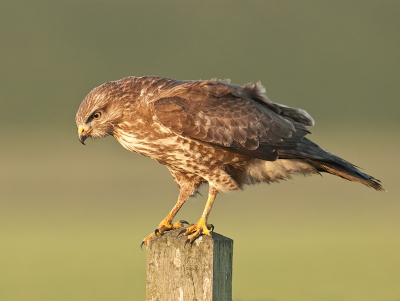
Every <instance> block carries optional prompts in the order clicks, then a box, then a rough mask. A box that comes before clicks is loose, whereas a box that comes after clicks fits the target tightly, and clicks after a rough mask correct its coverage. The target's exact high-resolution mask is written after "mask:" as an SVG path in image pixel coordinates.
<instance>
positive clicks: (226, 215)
mask: <svg viewBox="0 0 400 301" xmlns="http://www.w3.org/2000/svg"><path fill="white" fill-rule="evenodd" d="M0 22H1V27H0V37H1V47H0V68H1V72H0V76H1V79H0V80H1V89H0V102H1V107H0V124H1V129H2V133H3V134H2V137H3V138H2V142H1V156H0V164H1V173H0V177H1V181H0V185H1V186H0V299H1V300H7V301H11V300H12V301H24V300H30V301H34V300H40V301H43V300H60V301H62V300H85V301H86V300H144V299H145V261H146V251H141V250H140V248H139V244H140V242H141V240H142V238H143V237H145V236H146V235H148V234H149V233H150V232H151V231H152V230H153V229H155V227H156V226H157V225H158V223H159V221H160V220H161V219H162V218H163V217H164V216H165V215H166V214H167V213H168V212H169V210H170V209H171V208H172V206H173V204H174V203H175V200H176V198H177V194H178V190H177V187H176V185H175V183H174V182H173V180H172V177H171V176H170V175H169V173H168V171H167V170H166V168H165V167H163V166H161V165H159V164H158V163H156V162H153V161H151V160H150V159H147V158H145V157H141V156H139V155H135V154H131V153H129V152H128V151H126V150H124V149H123V148H122V147H121V146H120V145H119V144H118V143H117V142H116V141H115V140H114V139H113V138H107V139H101V140H96V141H88V143H87V146H86V147H84V146H82V145H81V144H80V143H79V142H78V139H77V130H76V126H75V122H74V118H75V112H76V110H77V108H78V106H79V104H80V102H81V101H82V99H83V98H84V97H85V95H86V94H87V93H88V92H89V91H90V90H91V89H92V88H94V87H95V86H98V85H100V84H102V83H104V82H106V81H110V80H116V79H119V78H122V77H125V76H129V75H136V76H142V75H159V76H165V77H171V78H177V79H209V78H212V77H218V78H230V79H231V80H232V82H233V83H236V84H244V83H247V82H256V81H258V80H261V81H262V82H263V84H264V85H265V86H266V89H267V95H268V96H269V98H270V99H271V100H273V101H276V102H279V103H284V104H286V105H289V106H294V107H300V108H303V109H306V110H307V111H308V112H309V113H310V114H311V115H312V116H313V117H314V119H315V120H316V126H315V127H314V128H312V129H311V130H312V131H313V135H312V136H311V137H310V138H311V139H312V140H314V141H315V142H317V143H318V144H320V145H321V146H322V147H323V148H325V149H328V150H329V151H331V152H333V153H335V154H337V155H339V156H341V157H343V158H345V159H347V160H349V161H351V162H353V163H355V164H357V165H359V166H361V167H363V168H365V171H366V172H367V173H369V174H371V175H373V176H375V177H377V178H379V179H381V180H382V182H383V184H384V186H385V188H386V189H387V190H388V192H387V193H379V192H375V191H374V190H372V189H368V188H366V187H364V186H362V185H359V184H355V183H350V182H347V181H344V180H341V179H339V178H336V177H333V176H329V175H324V176H323V177H319V176H314V177H310V178H307V179H305V178H302V177H297V178H295V179H293V180H290V181H287V182H285V183H280V184H273V185H266V184H264V185H259V186H256V187H249V188H248V189H246V190H245V191H244V192H237V193H231V194H229V195H228V194H224V195H219V197H218V199H217V202H216V204H215V206H214V209H213V211H212V213H211V216H210V222H212V223H213V224H214V225H215V226H216V231H217V232H218V233H221V234H223V235H225V236H228V237H231V238H232V239H234V242H235V250H234V274H233V277H234V285H233V286H234V288H233V290H234V291H233V296H234V300H235V301H240V300H241V301H256V300H257V301H260V300H282V301H289V300H300V301H301V300H308V301H310V300H311V301H313V300H315V301H317V300H326V301H331V300H332V301H334V300H335V301H336V300H355V301H358V300H365V301H373V300H382V301H383V300H384V301H391V300H399V299H400V272H399V271H400V219H399V213H400V202H399V200H400V188H399V184H398V183H397V180H398V177H399V174H398V170H399V167H400V164H399V156H398V149H399V147H400V139H399V137H400V135H399V128H400V127H399V126H400V122H399V119H398V115H399V113H400V106H399V95H400V81H399V78H400V2H399V1H202V2H201V3H200V2H194V1H185V2H183V1H2V3H1V9H0ZM202 192H203V193H202V194H203V196H204V195H206V190H205V189H203V190H202ZM204 204H205V197H201V196H198V197H197V198H196V199H191V200H189V201H188V202H187V204H186V205H185V206H184V208H183V209H182V211H181V212H180V213H179V215H178V217H177V218H179V219H182V218H183V219H187V220H189V221H191V222H195V221H197V219H198V218H199V216H200V214H201V212H202V210H203V206H204Z"/></svg>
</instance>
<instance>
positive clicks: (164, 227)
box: [140, 220, 189, 248]
mask: <svg viewBox="0 0 400 301" xmlns="http://www.w3.org/2000/svg"><path fill="white" fill-rule="evenodd" d="M184 224H186V225H189V223H188V222H187V221H184V220H180V221H179V222H175V223H173V224H171V223H170V222H167V221H165V220H163V221H161V223H160V224H159V225H158V227H157V229H155V230H154V232H153V233H151V234H150V235H148V236H146V237H145V238H144V239H143V240H142V242H141V244H140V248H142V247H143V245H145V246H147V244H148V241H149V240H150V239H151V238H153V237H155V236H161V235H162V234H163V233H164V232H165V231H169V230H174V229H180V228H183V227H184Z"/></svg>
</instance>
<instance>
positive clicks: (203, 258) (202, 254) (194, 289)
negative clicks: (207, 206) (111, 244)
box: [146, 230, 233, 301]
mask: <svg viewBox="0 0 400 301" xmlns="http://www.w3.org/2000/svg"><path fill="white" fill-rule="evenodd" d="M178 233H179V230H175V231H169V232H167V233H165V234H164V235H163V236H161V237H156V238H154V239H152V240H151V241H150V242H149V245H148V246H147V284H146V300H147V301H175V300H176V301H194V300H196V301H200V300H205V301H232V256H233V240H232V239H230V238H227V237H225V236H222V235H220V234H217V233H212V237H207V236H202V237H200V238H198V239H197V240H196V241H195V242H194V243H193V245H192V246H190V245H186V246H185V245H184V243H185V240H186V238H187V237H182V236H180V237H177V235H178Z"/></svg>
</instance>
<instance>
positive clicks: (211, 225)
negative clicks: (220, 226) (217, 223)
mask: <svg viewBox="0 0 400 301" xmlns="http://www.w3.org/2000/svg"><path fill="white" fill-rule="evenodd" d="M210 228H211V232H214V225H213V224H210Z"/></svg>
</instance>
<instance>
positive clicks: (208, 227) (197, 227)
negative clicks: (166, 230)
mask: <svg viewBox="0 0 400 301" xmlns="http://www.w3.org/2000/svg"><path fill="white" fill-rule="evenodd" d="M212 231H214V225H212V224H207V222H206V221H205V219H200V220H199V221H198V222H197V223H196V224H194V225H191V226H190V227H188V228H187V229H182V231H181V232H179V235H181V234H183V235H185V236H189V237H188V239H187V240H186V241H185V245H186V244H188V243H189V244H192V243H193V242H194V241H195V240H196V239H197V238H199V237H200V236H201V235H207V236H211V232H212ZM179 235H178V236H179Z"/></svg>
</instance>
